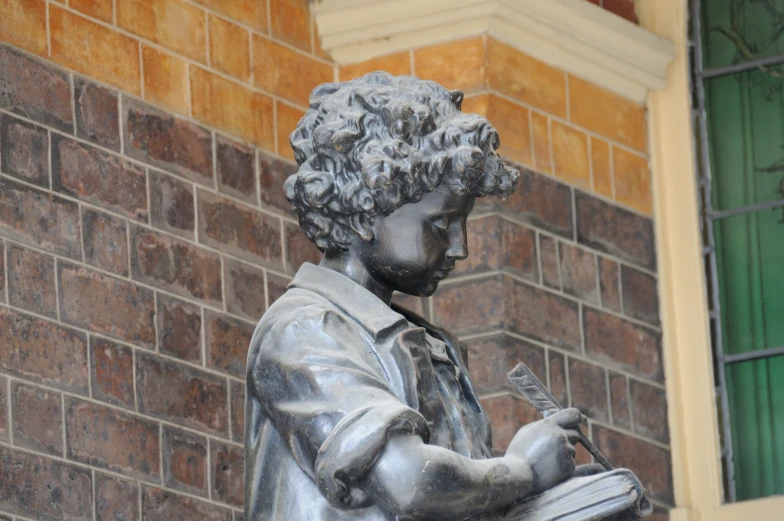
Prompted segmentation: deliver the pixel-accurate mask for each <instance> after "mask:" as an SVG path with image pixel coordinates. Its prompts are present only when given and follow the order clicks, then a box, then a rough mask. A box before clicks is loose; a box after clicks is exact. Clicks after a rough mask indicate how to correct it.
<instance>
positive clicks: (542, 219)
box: [503, 169, 572, 238]
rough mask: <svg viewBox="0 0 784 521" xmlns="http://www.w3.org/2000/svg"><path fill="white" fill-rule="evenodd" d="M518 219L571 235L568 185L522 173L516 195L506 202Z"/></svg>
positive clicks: (570, 197) (570, 196)
mask: <svg viewBox="0 0 784 521" xmlns="http://www.w3.org/2000/svg"><path fill="white" fill-rule="evenodd" d="M503 208H504V209H506V210H507V211H510V212H511V213H512V214H513V215H514V216H515V217H517V218H518V219H521V220H523V221H525V222H528V223H530V224H532V225H533V226H536V227H538V228H542V229H544V230H547V231H548V232H552V233H556V234H558V235H563V236H564V237H568V238H571V236H572V193H571V190H570V189H569V187H568V186H567V185H564V184H561V183H559V182H557V181H554V180H552V179H550V178H547V177H545V176H543V175H541V174H537V173H535V172H531V171H530V170H527V169H521V170H520V180H519V183H518V186H517V190H516V191H515V193H513V194H512V195H510V196H509V198H508V199H507V200H506V201H505V202H504V203H503Z"/></svg>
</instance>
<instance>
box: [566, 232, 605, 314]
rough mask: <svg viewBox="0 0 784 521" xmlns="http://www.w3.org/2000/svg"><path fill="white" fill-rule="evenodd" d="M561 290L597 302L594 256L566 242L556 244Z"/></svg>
mask: <svg viewBox="0 0 784 521" xmlns="http://www.w3.org/2000/svg"><path fill="white" fill-rule="evenodd" d="M558 248H559V250H558V259H559V261H560V268H561V284H562V285H563V291H564V292H565V293H568V294H570V295H574V296H575V297H577V298H580V299H583V300H587V301H588V302H597V303H598V302H599V292H598V289H597V287H596V260H595V259H596V256H595V255H594V254H593V253H591V252H590V251H588V250H585V249H583V248H578V247H576V246H572V245H571V244H567V243H563V242H561V243H559V244H558Z"/></svg>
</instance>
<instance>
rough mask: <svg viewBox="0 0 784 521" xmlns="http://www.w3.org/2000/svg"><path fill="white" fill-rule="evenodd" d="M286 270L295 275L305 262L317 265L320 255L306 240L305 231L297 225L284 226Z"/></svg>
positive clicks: (309, 241) (314, 246) (308, 240)
mask: <svg viewBox="0 0 784 521" xmlns="http://www.w3.org/2000/svg"><path fill="white" fill-rule="evenodd" d="M285 230H286V270H287V271H288V272H289V273H292V274H293V273H296V272H297V270H299V268H300V266H302V264H304V263H305V262H309V263H311V264H318V263H319V262H321V257H322V254H321V252H320V251H319V249H318V248H317V247H316V245H315V244H313V243H312V242H311V240H310V239H308V236H307V234H306V233H305V230H303V229H302V228H300V227H299V226H297V225H293V224H286V225H285Z"/></svg>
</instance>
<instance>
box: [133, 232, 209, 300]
mask: <svg viewBox="0 0 784 521" xmlns="http://www.w3.org/2000/svg"><path fill="white" fill-rule="evenodd" d="M131 276H132V277H133V278H134V279H136V280H138V281H141V282H145V283H147V284H151V285H153V286H156V287H160V288H165V289H168V290H169V291H172V292H174V293H178V294H180V295H183V296H187V297H194V298H197V299H201V300H204V301H205V302H210V303H218V302H221V300H222V298H223V297H222V294H221V291H222V290H221V270H220V257H219V256H218V254H216V253H213V252H211V251H207V250H204V249H202V248H199V247H198V246H194V245H192V244H190V243H187V242H185V241H180V240H178V239H174V238H172V237H169V236H168V235H163V234H160V233H156V232H154V231H152V230H147V229H145V228H139V227H135V226H134V227H132V228H131Z"/></svg>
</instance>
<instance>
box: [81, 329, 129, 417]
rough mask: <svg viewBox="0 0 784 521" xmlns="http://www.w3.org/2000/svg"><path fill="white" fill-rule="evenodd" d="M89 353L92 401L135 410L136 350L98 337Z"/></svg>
mask: <svg viewBox="0 0 784 521" xmlns="http://www.w3.org/2000/svg"><path fill="white" fill-rule="evenodd" d="M90 350H91V355H90V378H91V379H92V391H93V398H97V399H98V400H103V401H105V402H108V403H111V404H114V405H121V406H125V407H127V408H129V409H133V408H134V397H133V350H132V349H131V348H130V347H127V346H123V345H120V344H117V343H115V342H111V341H109V340H106V339H103V338H96V337H91V338H90Z"/></svg>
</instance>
